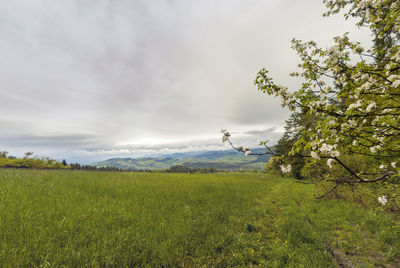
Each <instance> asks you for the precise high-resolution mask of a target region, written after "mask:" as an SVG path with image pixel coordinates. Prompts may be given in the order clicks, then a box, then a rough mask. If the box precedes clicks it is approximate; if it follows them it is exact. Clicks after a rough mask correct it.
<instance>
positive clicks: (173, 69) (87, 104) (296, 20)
mask: <svg viewBox="0 0 400 268" xmlns="http://www.w3.org/2000/svg"><path fill="white" fill-rule="evenodd" d="M0 5H1V7H2V8H1V9H0V39H1V40H2V41H1V42H0V58H1V61H0V70H1V71H0V84H1V85H2V86H1V88H0V130H1V131H0V137H1V140H0V145H1V146H3V147H6V148H7V149H8V150H10V151H20V150H23V149H28V150H29V148H34V150H40V151H41V152H43V153H46V154H47V153H50V154H52V155H54V156H60V157H61V156H62V157H66V156H71V157H72V156H74V157H75V156H76V159H78V155H80V156H79V157H80V158H79V159H84V158H85V157H87V158H90V157H94V156H93V155H96V157H98V155H101V153H104V156H108V153H107V152H110V154H118V153H119V152H122V153H123V154H132V155H139V154H140V153H143V154H144V153H146V151H145V150H146V147H147V150H150V149H151V150H153V151H155V150H158V149H159V150H178V149H179V150H185V149H184V148H189V147H190V145H189V144H186V143H185V142H183V143H179V142H178V143H179V144H185V145H179V144H174V141H176V140H179V141H186V140H188V141H203V142H204V143H205V144H207V143H208V141H205V140H207V139H208V138H210V137H214V136H215V133H218V131H219V129H220V128H223V127H226V128H228V129H229V130H231V131H237V132H245V131H249V130H252V129H265V128H267V127H270V126H281V125H282V123H283V122H284V120H285V119H286V118H287V117H288V115H289V112H288V111H287V110H284V109H282V108H281V107H280V103H279V100H277V99H274V98H272V97H270V96H267V95H264V94H261V93H260V92H257V91H256V89H255V87H254V86H253V85H252V81H253V79H254V77H255V75H256V73H257V71H258V70H259V69H260V68H262V67H267V68H268V69H270V70H271V74H272V76H273V77H275V78H276V82H277V83H280V84H285V85H288V86H289V87H296V86H298V83H299V81H297V80H293V79H290V78H289V76H288V73H289V72H291V71H293V67H295V66H296V64H297V62H298V58H297V56H296V54H295V53H294V52H293V51H292V50H291V49H290V40H291V38H292V37H296V38H301V39H304V40H309V39H316V41H318V42H319V43H321V44H322V46H325V45H327V44H330V43H331V42H332V41H331V37H332V36H333V35H338V34H340V33H343V32H346V31H350V32H351V33H352V34H353V32H354V36H355V37H356V39H357V40H360V41H363V40H367V39H368V33H366V32H365V31H364V32H361V34H357V33H355V31H353V28H354V27H352V22H351V21H350V22H346V21H344V20H343V19H341V18H339V17H335V18H334V19H326V18H325V19H324V18H322V16H321V14H322V13H323V11H324V7H323V5H322V3H321V1H320V0H311V1H292V0H283V1H273V0H267V1H260V0H249V1H241V0H233V1H231V0H230V1H228V0H223V1H213V0H205V1H183V0H172V1H161V0H156V1H144V0H143V1H140V0H139V1H129V0H120V1H112V0H98V1H86V0H84V1H81V0H60V1H50V0H30V1H6V0H0ZM1 122H7V124H2V123H1ZM21 122H22V123H21ZM13 124H14V125H13ZM260 134H262V133H260ZM264 134H265V135H267V134H268V133H264ZM268 135H269V134H268ZM271 135H273V136H274V135H275V136H276V135H279V133H277V132H273V133H271ZM244 136H246V135H244ZM275 136H274V139H275V138H276V137H275ZM149 137H150V138H153V139H154V140H167V142H165V144H164V143H162V142H154V143H146V142H144V143H142V144H140V145H138V146H139V147H137V148H136V149H135V148H131V149H126V148H121V147H120V144H137V143H138V141H140V140H146V138H149ZM238 138H239V137H238ZM258 138H260V135H259V136H257V135H256V134H254V135H249V134H247V136H246V137H243V141H244V142H246V143H249V144H256V142H257V141H258ZM216 139H217V140H219V137H216ZM240 139H242V138H240ZM245 139H246V140H245ZM263 139H264V138H263ZM171 141H172V142H171ZM62 143H65V144H68V145H69V146H70V147H71V148H70V150H67V149H65V147H64V148H63V146H62ZM160 144H164V145H165V146H164V145H162V146H160ZM209 144H210V148H211V147H212V146H220V145H217V144H213V143H212V142H211V141H210V142H209ZM196 146H197V147H196ZM196 146H194V147H193V148H198V147H199V148H200V147H201V144H198V145H196ZM142 147H143V148H142ZM149 148H150V149H149ZM218 148H219V147H218ZM0 149H1V148H0Z"/></svg>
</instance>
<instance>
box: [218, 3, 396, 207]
mask: <svg viewBox="0 0 400 268" xmlns="http://www.w3.org/2000/svg"><path fill="white" fill-rule="evenodd" d="M324 3H325V4H326V5H327V7H328V12H327V13H326V14H325V15H326V16H329V15H332V14H336V13H339V12H340V11H343V12H344V16H345V17H346V18H348V17H350V16H352V17H355V18H358V19H359V23H358V26H360V27H368V28H369V29H370V30H371V33H372V36H373V40H372V41H373V46H372V47H371V48H364V47H363V46H362V45H361V44H360V43H359V42H357V41H355V42H354V41H351V40H350V38H349V35H348V34H347V33H345V34H344V35H342V36H337V37H334V42H335V44H334V45H333V46H332V47H329V48H326V49H324V48H320V47H318V45H317V44H316V42H314V41H309V42H303V41H301V40H295V39H294V40H292V48H293V49H294V50H296V51H297V53H298V55H299V57H300V59H301V64H299V65H298V67H299V69H298V70H297V71H295V72H293V73H291V75H292V76H296V77H297V76H298V77H301V78H302V80H303V82H302V84H301V86H300V87H299V88H298V89H291V90H289V89H288V88H287V87H285V86H282V85H279V84H277V83H275V82H274V81H273V79H272V78H271V77H270V76H269V74H268V70H266V69H262V70H260V71H259V73H258V74H257V77H256V79H255V81H254V84H255V85H256V86H257V87H258V89H259V90H260V91H262V92H265V93H267V94H269V95H273V96H276V97H279V98H280V99H281V100H282V106H283V107H287V108H289V109H290V110H292V111H294V112H296V111H299V110H300V111H301V112H300V113H303V112H305V113H306V114H307V115H308V116H309V117H310V118H314V121H315V122H314V124H313V125H305V124H302V123H300V124H296V128H295V129H293V132H294V133H295V136H296V137H295V138H294V140H295V141H294V143H293V146H292V147H291V149H290V151H289V152H283V154H276V153H275V152H274V150H272V148H270V147H268V146H266V149H267V153H270V154H273V155H276V156H277V159H278V160H279V161H282V163H285V162H286V163H287V164H282V165H280V168H281V170H282V171H288V172H289V171H291V170H292V167H291V165H290V161H291V160H290V159H292V158H295V157H303V158H304V159H305V167H306V168H307V170H308V173H309V174H312V175H313V176H317V178H318V179H321V180H323V181H326V182H329V183H332V188H331V189H330V190H329V191H328V192H327V193H329V192H330V191H332V190H334V189H335V188H336V187H338V186H340V185H343V184H347V185H354V184H370V183H374V182H379V183H385V184H389V185H391V186H390V187H389V188H388V189H387V193H388V194H387V195H389V194H390V193H392V192H396V191H398V190H399V189H398V188H399V187H400V177H399V170H400V164H399V163H400V161H399V160H400V139H399V137H400V46H399V44H400V2H399V1H396V0H384V1H373V0H362V1H359V0H354V1H350V0H325V1H324ZM223 133H224V139H225V140H229V135H227V134H229V133H227V132H226V131H223ZM284 141H285V140H282V142H284ZM287 141H291V142H292V141H293V140H287V139H286V142H287ZM355 159H357V160H358V162H359V161H361V162H362V163H363V164H362V165H356V164H355V163H356V162H357V161H353V160H355ZM367 163H368V164H367ZM338 170H340V172H339V171H338ZM396 196H397V194H393V195H392V198H398V196H397V197H396ZM384 197H385V199H387V196H384ZM380 200H382V198H381V199H380ZM389 202H390V198H389Z"/></svg>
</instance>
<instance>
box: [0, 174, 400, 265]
mask: <svg viewBox="0 0 400 268" xmlns="http://www.w3.org/2000/svg"><path fill="white" fill-rule="evenodd" d="M314 191H315V190H314V188H313V186H312V185H306V184H301V183H296V181H294V180H290V179H278V178H272V177H269V176H268V175H265V174H250V173H249V174H226V175H225V174H211V175H210V174H207V175H201V174H192V175H186V174H185V175H183V174H157V173H155V174H152V173H122V172H119V173H117V172H116V173H112V172H90V171H71V170H40V171H39V170H0V266H1V267H4V266H5V267H18V266H53V267H62V266H68V267H79V266H93V267H96V266H105V267H107V266H148V267H161V266H163V267H181V266H186V267H198V266H207V267H209V266H214V267H227V266H257V265H259V266H267V267H288V266H296V267H298V266H303V267H335V266H338V265H339V266H340V265H341V266H345V267H346V266H348V267H351V266H352V265H354V266H362V267H365V266H367V267H368V266H371V267H372V266H377V265H382V266H384V265H389V264H391V265H394V266H398V265H399V259H400V226H399V224H398V222H397V221H395V220H394V219H393V218H392V217H391V216H390V215H389V214H386V213H385V212H376V211H375V212H374V211H370V210H366V209H364V208H361V207H359V206H357V205H354V204H351V203H347V202H345V201H340V200H326V199H325V200H316V199H315V198H313V193H314ZM389 267H390V266H389ZM392 267H393V266H392Z"/></svg>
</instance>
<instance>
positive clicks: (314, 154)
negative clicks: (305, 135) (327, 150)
mask: <svg viewBox="0 0 400 268" xmlns="http://www.w3.org/2000/svg"><path fill="white" fill-rule="evenodd" d="M311 157H312V158H314V159H317V160H320V159H321V158H320V157H319V155H318V154H317V153H316V152H314V151H312V152H311Z"/></svg>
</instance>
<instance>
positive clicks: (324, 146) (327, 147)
mask: <svg viewBox="0 0 400 268" xmlns="http://www.w3.org/2000/svg"><path fill="white" fill-rule="evenodd" d="M332 149H333V146H332V145H330V144H326V143H323V144H322V146H321V148H319V150H320V151H321V153H324V154H328V153H330V151H332Z"/></svg>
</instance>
